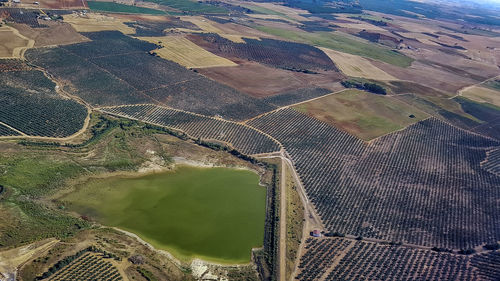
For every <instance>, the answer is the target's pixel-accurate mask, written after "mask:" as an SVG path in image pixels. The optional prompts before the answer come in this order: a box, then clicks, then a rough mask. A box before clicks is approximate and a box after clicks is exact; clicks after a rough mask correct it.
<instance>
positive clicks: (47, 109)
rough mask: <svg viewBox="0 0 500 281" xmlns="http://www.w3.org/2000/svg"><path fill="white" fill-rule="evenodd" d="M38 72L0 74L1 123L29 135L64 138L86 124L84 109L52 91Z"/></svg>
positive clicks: (47, 81) (53, 84)
mask: <svg viewBox="0 0 500 281" xmlns="http://www.w3.org/2000/svg"><path fill="white" fill-rule="evenodd" d="M55 86H56V84H55V83H54V82H53V81H51V80H49V79H48V78H47V77H46V76H45V75H44V74H43V72H41V71H38V70H29V71H9V72H3V73H2V74H1V75H0V104H1V105H2V106H0V122H2V123H4V124H7V125H9V126H11V127H12V128H15V129H16V130H19V131H21V132H23V133H25V134H26V135H29V136H42V137H67V136H70V135H72V134H74V133H76V132H78V131H79V130H80V129H81V128H82V127H83V125H84V123H85V118H86V117H87V109H86V108H85V107H84V106H83V105H81V104H79V103H77V102H75V101H73V100H70V99H68V98H64V97H62V96H60V95H59V94H58V93H57V92H56V91H55Z"/></svg>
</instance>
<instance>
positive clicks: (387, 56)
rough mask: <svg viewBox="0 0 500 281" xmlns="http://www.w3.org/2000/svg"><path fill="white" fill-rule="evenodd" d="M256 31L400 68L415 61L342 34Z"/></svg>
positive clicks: (278, 29)
mask: <svg viewBox="0 0 500 281" xmlns="http://www.w3.org/2000/svg"><path fill="white" fill-rule="evenodd" d="M255 28H256V29H258V30H260V31H263V32H266V33H268V34H272V35H275V36H279V37H282V38H284V39H288V40H292V41H296V42H301V43H306V44H311V45H314V46H320V47H325V48H330V49H333V50H337V51H340V52H345V53H349V54H353V55H358V56H362V57H367V58H371V59H375V60H379V61H382V62H386V63H389V64H393V65H396V66H400V67H408V66H410V65H411V63H412V62H413V61H414V59H412V58H410V57H407V56H405V55H403V54H401V53H398V52H397V51H394V50H391V49H387V48H384V47H382V46H379V45H376V44H372V43H368V42H363V41H361V40H358V39H356V38H351V37H350V36H349V35H347V34H342V33H340V32H312V33H311V32H309V33H308V32H298V31H291V30H285V29H281V28H275V27H268V26H257V27H255Z"/></svg>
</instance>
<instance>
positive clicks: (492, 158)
mask: <svg viewBox="0 0 500 281" xmlns="http://www.w3.org/2000/svg"><path fill="white" fill-rule="evenodd" d="M482 167H483V169H485V170H486V171H488V172H490V173H493V174H496V175H497V176H500V148H498V149H495V150H491V151H489V152H488V156H487V157H486V161H484V162H483V163H482Z"/></svg>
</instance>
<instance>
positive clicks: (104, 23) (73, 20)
mask: <svg viewBox="0 0 500 281" xmlns="http://www.w3.org/2000/svg"><path fill="white" fill-rule="evenodd" d="M64 21H65V22H67V23H69V24H71V25H72V26H73V28H74V29H75V30H76V31H78V32H96V31H107V30H118V31H120V32H122V33H124V34H133V33H135V29H133V28H131V27H129V26H127V25H125V24H124V22H125V20H121V19H117V18H114V17H109V16H105V15H100V14H95V13H88V14H86V15H85V16H82V15H77V14H71V15H67V16H64Z"/></svg>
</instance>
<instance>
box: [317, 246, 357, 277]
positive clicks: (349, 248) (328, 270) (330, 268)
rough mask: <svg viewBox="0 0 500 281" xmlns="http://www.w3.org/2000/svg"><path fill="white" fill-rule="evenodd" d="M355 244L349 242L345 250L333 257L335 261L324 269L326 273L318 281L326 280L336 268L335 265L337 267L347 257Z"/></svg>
mask: <svg viewBox="0 0 500 281" xmlns="http://www.w3.org/2000/svg"><path fill="white" fill-rule="evenodd" d="M355 244H356V241H349V245H348V246H347V247H345V249H344V250H343V251H342V253H341V254H340V255H338V256H337V257H335V259H334V260H333V261H332V264H331V265H330V266H329V267H328V268H327V269H326V271H325V272H324V273H323V275H321V276H320V278H319V279H318V280H319V281H325V280H326V278H327V277H328V276H329V275H330V273H331V272H332V271H333V270H334V269H335V268H336V267H337V265H339V263H340V261H341V260H342V259H343V258H344V257H345V256H346V255H347V253H348V252H349V250H351V249H352V248H353V247H354V245H355Z"/></svg>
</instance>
